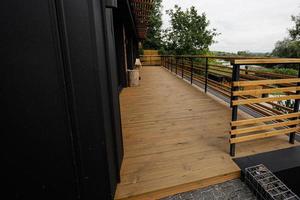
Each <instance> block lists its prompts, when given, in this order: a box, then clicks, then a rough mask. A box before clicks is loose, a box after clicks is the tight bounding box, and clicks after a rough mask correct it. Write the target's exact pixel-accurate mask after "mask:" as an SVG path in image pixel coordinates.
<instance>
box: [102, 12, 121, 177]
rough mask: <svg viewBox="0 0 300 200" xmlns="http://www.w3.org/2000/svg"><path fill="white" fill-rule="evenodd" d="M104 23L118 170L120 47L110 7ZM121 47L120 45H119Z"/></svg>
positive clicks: (119, 147) (119, 167)
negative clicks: (117, 51) (117, 42)
mask: <svg viewBox="0 0 300 200" xmlns="http://www.w3.org/2000/svg"><path fill="white" fill-rule="evenodd" d="M106 25H107V29H106V30H107V40H106V41H107V47H108V48H107V49H108V53H109V54H108V63H109V65H108V66H109V67H108V72H109V82H110V91H111V100H110V102H111V107H112V122H113V132H114V140H115V149H116V158H117V164H118V171H120V170H121V164H122V160H123V153H124V152H123V138H122V127H121V116H120V102H119V88H118V87H119V86H118V79H119V77H118V71H117V70H118V67H117V65H118V62H117V54H116V49H117V48H120V47H118V46H116V42H115V34H114V32H115V29H114V19H113V10H112V9H110V8H107V9H106ZM121 47H122V46H121Z"/></svg>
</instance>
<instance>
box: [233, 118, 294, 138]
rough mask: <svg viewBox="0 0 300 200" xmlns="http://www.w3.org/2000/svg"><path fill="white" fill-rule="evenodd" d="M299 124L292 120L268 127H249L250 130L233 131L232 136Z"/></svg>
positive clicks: (268, 125)
mask: <svg viewBox="0 0 300 200" xmlns="http://www.w3.org/2000/svg"><path fill="white" fill-rule="evenodd" d="M297 124H300V120H291V121H286V122H279V123H274V124H267V125H262V126H254V127H249V128H241V129H235V130H231V131H230V134H231V135H239V134H244V133H250V132H254V131H263V130H270V129H273V128H278V127H284V126H291V125H297Z"/></svg>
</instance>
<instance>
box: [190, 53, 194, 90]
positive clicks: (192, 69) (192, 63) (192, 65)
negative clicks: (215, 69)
mask: <svg viewBox="0 0 300 200" xmlns="http://www.w3.org/2000/svg"><path fill="white" fill-rule="evenodd" d="M190 59H191V84H193V75H194V74H193V73H194V62H193V58H192V57H191V58H190Z"/></svg>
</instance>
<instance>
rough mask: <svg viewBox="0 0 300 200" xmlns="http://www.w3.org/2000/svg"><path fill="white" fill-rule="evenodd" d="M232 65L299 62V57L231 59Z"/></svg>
mask: <svg viewBox="0 0 300 200" xmlns="http://www.w3.org/2000/svg"><path fill="white" fill-rule="evenodd" d="M231 64H232V65H260V64H300V58H257V59H232V60H231Z"/></svg>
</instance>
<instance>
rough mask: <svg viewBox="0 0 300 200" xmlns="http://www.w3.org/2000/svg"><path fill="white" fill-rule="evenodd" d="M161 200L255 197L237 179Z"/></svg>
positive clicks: (249, 199) (221, 199)
mask: <svg viewBox="0 0 300 200" xmlns="http://www.w3.org/2000/svg"><path fill="white" fill-rule="evenodd" d="M161 200H256V198H255V196H254V195H253V194H252V192H251V191H250V189H249V188H248V187H247V185H246V184H245V183H243V182H242V181H241V180H239V179H237V180H232V181H228V182H225V183H222V184H218V185H213V186H210V187H207V188H203V189H199V190H194V191H191V192H186V193H181V194H177V195H174V196H170V197H167V198H164V199H161Z"/></svg>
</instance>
